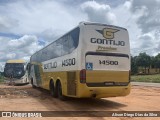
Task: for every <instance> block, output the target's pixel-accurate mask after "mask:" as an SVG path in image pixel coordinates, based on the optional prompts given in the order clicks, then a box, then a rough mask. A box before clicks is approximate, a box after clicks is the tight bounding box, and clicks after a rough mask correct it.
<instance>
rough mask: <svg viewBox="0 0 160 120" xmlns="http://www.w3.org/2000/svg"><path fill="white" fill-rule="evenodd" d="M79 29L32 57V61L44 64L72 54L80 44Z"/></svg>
mask: <svg viewBox="0 0 160 120" xmlns="http://www.w3.org/2000/svg"><path fill="white" fill-rule="evenodd" d="M79 31H80V29H79V27H77V28H76V29H74V30H72V31H71V32H69V33H68V34H66V35H64V36H63V37H61V38H60V39H58V40H56V41H55V42H53V43H51V44H50V45H48V46H47V47H45V48H44V49H42V50H40V51H38V52H37V53H36V54H34V55H33V56H32V57H31V61H37V62H43V61H46V60H50V59H53V58H56V57H60V56H63V55H66V54H69V53H71V52H72V51H73V50H74V49H76V48H77V46H78V43H79Z"/></svg>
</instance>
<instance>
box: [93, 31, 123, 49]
mask: <svg viewBox="0 0 160 120" xmlns="http://www.w3.org/2000/svg"><path fill="white" fill-rule="evenodd" d="M96 31H97V32H98V33H100V34H102V36H103V37H104V38H91V39H90V42H91V43H94V44H106V45H112V46H125V42H124V41H121V40H118V36H117V39H115V34H116V32H118V31H120V30H118V29H113V28H104V29H103V30H96Z"/></svg>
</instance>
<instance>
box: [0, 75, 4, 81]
mask: <svg viewBox="0 0 160 120" xmlns="http://www.w3.org/2000/svg"><path fill="white" fill-rule="evenodd" d="M3 82H4V77H3V76H1V75H0V83H3Z"/></svg>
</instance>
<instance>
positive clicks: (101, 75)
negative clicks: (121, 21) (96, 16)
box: [30, 22, 131, 100]
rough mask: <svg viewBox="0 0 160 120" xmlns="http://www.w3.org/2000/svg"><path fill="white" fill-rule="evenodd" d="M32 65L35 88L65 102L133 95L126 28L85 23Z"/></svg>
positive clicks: (41, 52)
mask: <svg viewBox="0 0 160 120" xmlns="http://www.w3.org/2000/svg"><path fill="white" fill-rule="evenodd" d="M30 64H31V66H30V79H31V83H32V85H33V86H37V87H42V88H44V89H47V90H50V92H51V95H52V96H54V97H57V96H58V97H59V98H60V99H62V100H63V99H64V98H65V96H68V97H77V98H82V97H85V98H86V97H95V98H104V97H114V96H126V95H128V94H129V93H130V88H131V84H130V45H129V36H128V32H127V30H126V29H125V28H121V27H117V26H112V25H106V24H99V23H90V22H81V23H80V24H79V25H78V26H77V27H76V28H74V29H73V30H71V31H69V32H68V33H66V34H65V35H63V36H62V37H61V38H59V39H57V40H56V41H54V42H52V43H51V44H49V45H48V46H46V47H44V48H43V49H41V50H39V51H38V52H36V53H35V54H33V55H32V56H31V58H30Z"/></svg>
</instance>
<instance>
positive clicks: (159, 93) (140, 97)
mask: <svg viewBox="0 0 160 120" xmlns="http://www.w3.org/2000/svg"><path fill="white" fill-rule="evenodd" d="M0 111H160V88H158V87H157V88H155V87H144V86H132V90H131V93H130V95H128V96H126V97H114V98H103V99H69V100H67V101H60V100H59V99H56V98H52V97H51V96H50V95H49V92H48V91H45V90H42V89H33V88H32V87H31V86H30V85H26V86H6V85H0ZM0 119H2V118H0ZM3 119H4V120H8V119H9V118H3ZM17 119H19V120H20V119H21V118H16V120H17ZM25 119H29V118H25ZM31 119H33V118H31ZM35 119H36V118H35ZM41 119H43V120H48V119H53V118H51V117H50V118H47V117H45V118H40V120H41ZM56 119H72V120H77V119H85V120H91V119H95V120H96V119H108V118H106V117H85V118H83V117H80V118H79V117H67V118H65V117H63V118H61V117H57V118H56ZM109 119H111V120H112V119H113V120H128V119H132V120H139V119H140V120H146V119H147V120H159V119H160V118H157V117H155V118H152V117H149V118H147V117H145V118H144V117H141V118H139V117H136V118H127V117H118V118H115V117H110V118H109ZM12 120H13V119H12Z"/></svg>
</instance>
